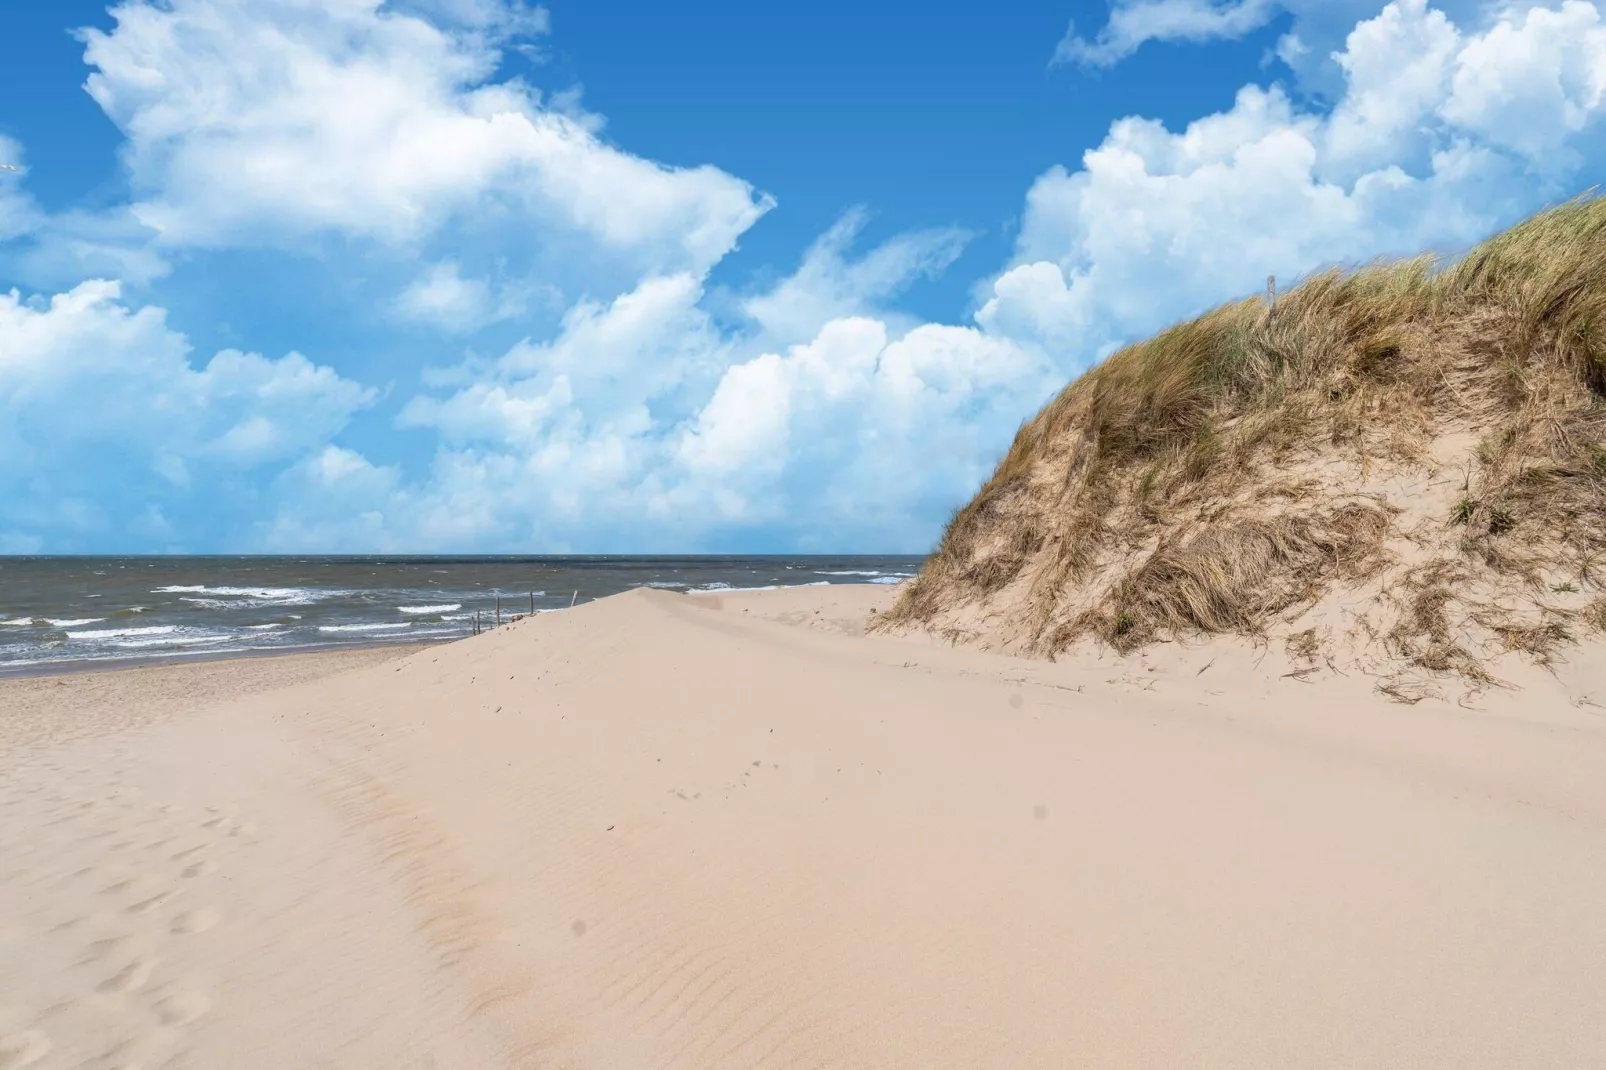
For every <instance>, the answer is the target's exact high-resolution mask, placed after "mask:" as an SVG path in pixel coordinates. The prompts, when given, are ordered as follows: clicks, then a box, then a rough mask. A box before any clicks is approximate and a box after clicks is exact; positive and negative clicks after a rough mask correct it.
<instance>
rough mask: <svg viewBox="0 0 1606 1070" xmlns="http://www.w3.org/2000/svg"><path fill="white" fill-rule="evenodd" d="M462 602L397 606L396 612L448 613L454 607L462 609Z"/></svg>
mask: <svg viewBox="0 0 1606 1070" xmlns="http://www.w3.org/2000/svg"><path fill="white" fill-rule="evenodd" d="M462 608H463V603H461V602H451V603H449V604H447V605H444V606H397V607H396V611H397V612H398V613H414V614H418V613H450V612H452V611H453V610H454V609H462Z"/></svg>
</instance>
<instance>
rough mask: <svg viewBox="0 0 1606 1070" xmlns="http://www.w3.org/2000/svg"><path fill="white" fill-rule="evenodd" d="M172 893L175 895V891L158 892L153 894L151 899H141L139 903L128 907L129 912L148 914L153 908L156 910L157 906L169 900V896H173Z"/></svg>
mask: <svg viewBox="0 0 1606 1070" xmlns="http://www.w3.org/2000/svg"><path fill="white" fill-rule="evenodd" d="M172 895H173V893H172V892H171V891H167V892H157V893H156V894H155V895H153V896H151V897H150V898H149V899H141V900H140V901H139V902H137V903H135V904H133V905H132V906H130V907H129V908H128V913H130V914H148V913H150V912H151V911H152V910H155V909H156V908H157V907H159V906H161V905H162V904H163V903H165V902H167V900H168V899H169V898H171V897H172Z"/></svg>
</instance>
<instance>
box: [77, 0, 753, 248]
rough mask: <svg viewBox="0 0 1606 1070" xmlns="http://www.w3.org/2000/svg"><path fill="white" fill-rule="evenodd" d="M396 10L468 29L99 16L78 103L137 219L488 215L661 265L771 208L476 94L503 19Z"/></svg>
mask: <svg viewBox="0 0 1606 1070" xmlns="http://www.w3.org/2000/svg"><path fill="white" fill-rule="evenodd" d="M412 6H413V7H415V8H419V9H421V13H427V12H428V9H430V8H434V9H436V13H437V14H438V13H439V12H440V11H441V10H443V9H447V8H450V9H453V10H457V11H458V17H459V19H460V20H466V21H467V22H468V23H469V24H470V26H469V27H468V28H462V27H459V28H455V29H454V28H453V27H452V26H451V25H449V24H443V25H437V24H436V23H434V22H431V21H429V20H427V19H426V18H424V17H421V14H414V13H410V12H408V11H407V10H406V9H405V7H402V8H397V7H394V6H390V5H386V4H384V3H382V2H381V0H331V2H329V3H321V4H308V3H304V2H297V0H170V2H165V3H162V4H156V3H152V2H149V0H125V2H124V3H122V4H119V5H117V6H116V7H114V8H113V9H112V11H111V14H112V16H113V17H114V18H115V19H116V23H117V25H116V27H115V28H114V29H112V30H110V31H104V32H103V31H100V30H95V29H89V30H85V31H84V32H83V37H84V40H85V42H86V53H85V56H86V59H87V61H88V62H89V63H90V64H91V65H92V66H93V67H94V68H95V71H94V73H92V74H91V75H90V76H89V80H88V83H87V88H88V90H89V93H90V95H91V96H92V97H93V98H94V99H95V100H96V102H97V103H99V104H100V106H101V107H102V108H103V109H104V110H105V112H106V114H107V115H108V116H109V117H110V118H111V119H112V121H113V122H115V123H116V124H117V125H118V127H119V128H120V129H121V130H122V131H123V133H124V134H125V135H126V137H127V144H126V148H125V158H126V161H127V164H128V166H129V169H130V171H131V177H132V181H133V185H134V188H135V190H136V201H135V204H134V213H135V214H136V215H137V216H138V218H139V219H140V220H141V221H143V222H144V223H146V224H147V225H149V226H150V227H151V228H153V229H154V230H155V231H157V232H158V233H159V234H160V235H161V236H162V240H163V241H164V242H165V243H167V244H170V245H200V246H223V245H228V244H236V243H242V242H243V243H261V244H285V243H293V242H296V241H298V240H302V239H304V238H306V237H307V236H309V235H316V234H320V233H326V232H338V233H341V234H347V235H354V236H358V237H363V238H369V239H373V240H376V241H381V242H390V243H397V242H412V241H419V240H423V239H426V238H428V237H429V236H430V235H432V234H435V233H437V232H438V231H439V230H440V229H441V228H442V227H444V226H446V225H447V224H449V223H451V222H453V221H454V220H459V219H460V218H461V217H462V216H463V215H464V214H465V213H472V214H475V215H479V216H482V217H483V216H485V215H486V214H495V215H499V216H502V217H504V218H501V219H500V220H499V221H498V226H499V227H501V228H504V229H505V228H512V229H513V230H514V231H520V230H522V231H523V233H522V235H521V237H522V239H523V240H524V241H527V242H536V243H539V242H542V241H544V240H551V236H550V234H548V233H547V232H548V231H550V230H552V229H553V228H559V229H564V230H569V231H574V232H578V234H579V235H580V236H582V237H583V238H584V239H585V240H586V241H588V242H591V243H595V244H596V245H598V246H601V247H603V248H605V249H608V250H611V251H613V252H615V253H620V254H623V255H627V256H628V257H629V258H630V259H631V261H632V262H634V263H637V264H640V265H644V266H646V267H648V268H651V269H653V270H677V269H685V268H693V269H700V268H704V267H707V266H708V265H710V264H712V263H714V262H715V261H717V260H718V259H719V258H720V257H722V256H723V255H724V254H725V253H726V252H728V251H729V250H730V249H731V248H732V246H733V245H734V244H735V241H736V238H737V236H738V235H740V234H741V233H742V232H743V231H744V230H746V229H747V228H748V227H749V226H751V225H752V223H753V221H754V220H756V219H757V218H758V217H759V215H760V214H762V213H763V212H764V211H765V210H766V209H767V208H768V206H769V203H770V202H769V201H768V199H767V198H764V197H760V196H758V195H756V194H755V193H754V191H753V190H752V188H751V187H750V186H748V185H747V184H746V183H745V182H742V181H740V180H739V179H736V178H733V177H731V176H730V175H727V174H725V173H724V172H722V171H719V170H718V169H716V168H713V167H706V166H705V167H696V168H689V169H677V168H670V167H665V166H663V165H660V164H657V163H654V162H652V161H649V160H645V159H642V158H640V157H638V156H633V155H631V154H629V153H627V152H624V151H621V150H619V149H616V148H614V147H612V146H610V145H608V144H606V143H605V142H603V141H601V140H600V139H599V138H598V136H597V134H596V133H595V132H594V130H593V126H594V125H595V124H591V123H587V122H585V121H584V120H583V118H577V117H575V116H574V115H573V114H571V113H570V112H569V111H568V110H555V109H551V108H547V107H544V106H543V102H542V100H541V97H540V94H539V93H537V92H536V91H535V90H534V89H532V88H530V87H529V86H528V85H526V84H525V83H523V82H521V81H519V80H517V79H504V80H502V81H490V80H489V79H490V78H491V77H492V75H493V73H494V72H495V70H496V67H497V64H498V61H499V59H500V57H501V55H502V49H501V46H502V45H503V44H505V43H506V42H507V36H506V35H507V34H508V33H511V32H513V31H512V29H510V28H509V27H508V26H507V25H506V24H505V19H504V20H503V21H501V22H499V21H498V20H497V19H495V18H492V15H493V14H495V13H497V12H501V13H502V15H504V16H505V15H507V14H508V12H509V10H510V9H508V8H507V7H506V6H505V5H501V4H491V3H484V2H478V0H475V2H466V0H459V2H457V3H450V4H449V3H446V2H445V0H438V2H436V3H433V4H416V3H415V4H414V5H412ZM525 16H526V18H534V17H536V16H534V15H533V14H532V12H531V10H526V11H525ZM524 28H525V29H526V30H527V29H528V27H524ZM492 31H497V32H492Z"/></svg>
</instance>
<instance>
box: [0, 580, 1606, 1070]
mask: <svg viewBox="0 0 1606 1070" xmlns="http://www.w3.org/2000/svg"><path fill="white" fill-rule="evenodd" d="M892 594H893V592H892V591H889V590H888V589H886V588H870V587H863V588H857V587H830V588H809V589H802V590H790V591H775V592H763V593H755V594H747V595H727V596H722V597H719V598H701V597H688V596H683V595H676V594H669V593H666V592H656V591H655V592H637V593H633V594H629V595H623V596H619V597H615V598H609V599H604V600H601V601H599V602H596V603H593V604H588V605H586V606H584V607H581V608H579V609H577V610H575V611H574V612H570V613H547V614H540V615H536V616H533V617H530V618H526V619H523V620H520V621H517V622H515V623H512V624H509V625H507V626H505V627H503V628H500V629H497V630H495V631H489V632H487V633H485V634H483V635H480V636H478V637H475V638H473V639H469V640H465V641H463V642H460V643H455V644H452V645H449V646H442V647H435V648H430V649H426V650H423V651H418V652H412V653H407V654H405V655H403V656H395V655H394V654H392V653H389V652H371V653H366V654H363V655H361V656H359V657H358V660H357V661H356V662H353V661H351V660H341V658H342V657H343V656H341V655H334V656H329V657H327V658H306V659H299V660H298V659H262V660H258V661H243V662H235V663H230V664H229V665H228V666H226V667H220V666H219V665H218V664H216V663H214V664H210V665H196V666H173V667H169V668H165V669H161V670H139V671H136V672H126V673H117V674H99V675H94V676H80V677H69V678H63V679H61V680H60V682H57V681H54V680H27V681H15V680H13V681H3V682H0V1067H5V1068H7V1070H11V1068H16V1067H22V1066H35V1067H57V1066H59V1067H75V1066H89V1067H111V1066H133V1065H142V1066H152V1067H154V1066H193V1067H231V1068H234V1067H238V1068H254V1067H263V1068H267V1067H273V1068H279V1067H303V1066H307V1067H310V1066H339V1067H353V1068H363V1067H384V1068H387V1070H388V1068H392V1067H401V1066H434V1067H462V1068H474V1070H482V1068H494V1067H546V1066H551V1067H569V1066H574V1067H624V1068H640V1067H655V1068H657V1067H663V1068H672V1067H685V1068H697V1070H701V1068H712V1067H758V1066H764V1067H922V1068H924V1067H956V1068H967V1070H969V1068H976V1067H1066V1066H1075V1067H1088V1068H1104V1067H1132V1068H1137V1067H1144V1068H1152V1067H1182V1066H1186V1067H1200V1068H1203V1067H1220V1068H1234V1070H1239V1068H1253V1067H1266V1068H1273V1067H1275V1068H1286V1067H1368V1068H1370V1067H1380V1066H1401V1067H1404V1066H1410V1067H1457V1068H1475V1067H1488V1068H1499V1070H1514V1068H1521V1067H1547V1068H1550V1067H1590V1066H1599V1065H1602V1064H1603V1061H1606V1015H1603V1014H1602V1013H1601V1008H1602V1007H1603V1006H1606V911H1603V910H1602V909H1601V904H1602V889H1603V888H1606V720H1603V717H1602V708H1601V705H1598V704H1597V703H1601V704H1606V686H1603V684H1602V680H1601V673H1600V672H1599V670H1595V669H1590V668H1588V667H1587V666H1586V667H1564V669H1563V671H1560V672H1559V673H1558V674H1556V675H1549V674H1545V673H1542V672H1538V671H1537V670H1536V671H1535V673H1534V674H1533V675H1531V676H1530V677H1524V678H1523V679H1522V680H1521V681H1520V682H1521V683H1523V684H1524V685H1525V686H1524V687H1523V688H1522V689H1521V690H1510V691H1506V690H1490V691H1486V692H1483V693H1481V694H1479V695H1477V696H1476V697H1475V699H1469V701H1471V702H1473V704H1474V705H1476V706H1477V707H1478V708H1476V709H1466V708H1461V707H1459V706H1457V705H1455V704H1454V703H1453V702H1448V701H1440V700H1437V699H1433V698H1429V699H1425V700H1424V701H1422V702H1420V703H1418V704H1417V705H1414V706H1408V707H1407V706H1400V705H1396V704H1392V703H1389V702H1388V701H1387V700H1386V699H1385V698H1383V697H1382V696H1379V695H1378V694H1377V693H1376V692H1375V691H1374V690H1373V688H1372V681H1369V680H1365V679H1349V678H1345V677H1341V676H1336V675H1328V676H1326V677H1325V678H1323V679H1321V680H1320V682H1319V683H1312V682H1308V680H1309V678H1308V677H1305V678H1302V677H1300V676H1284V675H1282V674H1283V672H1284V671H1286V669H1287V668H1288V666H1286V665H1284V664H1282V663H1281V661H1280V660H1279V659H1284V658H1285V655H1284V654H1283V653H1282V652H1281V650H1280V649H1273V650H1270V651H1267V650H1263V649H1256V648H1254V647H1253V646H1251V645H1249V644H1247V643H1243V642H1239V641H1232V642H1227V641H1220V642H1215V643H1213V644H1210V645H1208V646H1196V647H1190V646H1179V645H1177V644H1162V645H1159V646H1154V647H1150V648H1148V649H1146V650H1145V651H1144V652H1141V653H1139V654H1135V655H1132V656H1130V657H1128V658H1121V657H1118V656H1116V655H1114V654H1111V653H1108V652H1106V653H1104V654H1098V653H1096V652H1091V651H1090V652H1087V653H1085V654H1083V655H1080V656H1079V658H1078V659H1077V660H1075V661H1066V662H1062V663H1060V664H1052V663H1047V662H1031V661H1023V660H1012V659H1008V658H1004V657H1001V656H997V655H991V654H986V653H981V652H977V651H973V650H964V649H957V650H956V649H950V648H948V647H945V646H940V645H935V644H932V643H930V642H926V641H923V640H920V639H912V638H910V639H899V638H884V637H869V638H867V637H865V636H864V635H863V634H862V632H863V628H864V624H865V622H866V619H867V615H868V613H869V611H870V610H871V609H873V608H877V607H884V606H885V605H886V604H887V603H888V602H889V601H890V597H891V595H892ZM1290 664H1293V663H1292V662H1291V663H1290ZM337 669H339V670H343V671H338V672H336V671H334V670H337ZM346 670H349V671H346ZM220 673H223V674H224V675H219V674H220Z"/></svg>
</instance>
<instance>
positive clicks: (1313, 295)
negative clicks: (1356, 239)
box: [883, 199, 1606, 701]
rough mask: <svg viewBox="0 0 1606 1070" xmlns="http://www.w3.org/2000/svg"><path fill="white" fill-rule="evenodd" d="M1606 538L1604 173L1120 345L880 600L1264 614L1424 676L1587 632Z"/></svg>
mask: <svg viewBox="0 0 1606 1070" xmlns="http://www.w3.org/2000/svg"><path fill="white" fill-rule="evenodd" d="M1603 553H1606V201H1603V200H1598V199H1582V200H1579V201H1575V202H1571V203H1569V204H1566V205H1563V206H1561V207H1559V208H1556V209H1554V210H1551V211H1549V212H1546V213H1543V214H1541V215H1538V216H1535V217H1534V218H1532V219H1530V220H1528V221H1526V222H1524V223H1522V224H1521V225H1519V226H1517V227H1514V228H1513V229H1511V230H1510V231H1507V232H1506V233H1503V234H1500V235H1498V236H1496V237H1494V238H1492V239H1490V240H1489V241H1488V242H1486V243H1484V244H1483V245H1481V246H1478V247H1477V248H1475V249H1474V250H1472V251H1471V252H1470V253H1468V254H1467V255H1466V256H1465V257H1463V258H1462V259H1461V260H1459V261H1458V262H1456V263H1453V264H1450V265H1448V266H1440V265H1438V264H1436V263H1435V262H1434V261H1433V260H1432V259H1431V258H1426V257H1424V258H1419V259H1416V260H1411V261H1405V262H1401V263H1387V264H1376V265H1372V266H1369V267H1365V268H1362V269H1360V270H1358V271H1354V272H1348V273H1346V272H1341V271H1330V272H1326V273H1323V274H1320V275H1317V276H1315V277H1313V278H1310V279H1307V280H1306V281H1304V282H1303V283H1301V284H1300V285H1299V286H1298V287H1297V288H1295V289H1293V290H1291V291H1290V292H1288V293H1286V294H1282V295H1277V296H1275V300H1274V301H1267V300H1262V299H1260V298H1256V299H1252V300H1246V301H1240V302H1236V303H1233V304H1229V305H1226V306H1224V307H1222V308H1219V309H1216V310H1214V311H1212V312H1209V313H1206V314H1205V315H1203V316H1201V317H1199V318H1198V319H1196V320H1193V321H1191V322H1188V323H1183V324H1180V325H1178V326H1176V327H1173V328H1171V329H1169V330H1167V331H1164V332H1162V333H1160V334H1158V335H1156V336H1155V337H1154V338H1152V339H1149V340H1147V341H1145V342H1141V343H1138V344H1136V345H1133V346H1130V347H1128V348H1126V349H1124V350H1122V351H1121V352H1118V353H1116V354H1114V355H1113V356H1111V357H1110V358H1109V359H1108V360H1106V361H1104V362H1103V363H1102V364H1100V365H1099V366H1098V367H1096V368H1094V369H1092V370H1091V371H1089V372H1088V373H1087V374H1086V375H1084V376H1082V377H1081V378H1080V379H1078V380H1077V381H1075V382H1073V383H1072V384H1070V386H1068V387H1067V388H1066V389H1065V391H1064V392H1063V393H1062V394H1061V395H1060V396H1059V397H1058V398H1056V399H1055V400H1054V401H1052V402H1051V403H1050V404H1049V405H1048V406H1047V407H1046V408H1045V409H1044V410H1043V411H1042V412H1041V413H1039V414H1038V415H1037V416H1036V417H1035V418H1034V419H1032V420H1030V421H1029V422H1028V423H1026V424H1025V425H1024V426H1023V427H1022V428H1021V431H1020V433H1019V435H1018V436H1017V437H1016V439H1015V442H1014V444H1013V446H1012V447H1011V449H1010V450H1009V453H1008V455H1007V456H1006V457H1005V458H1004V460H1003V461H1002V462H1001V463H1000V465H999V467H998V470H997V472H996V473H995V474H994V475H993V477H992V478H991V480H990V481H989V482H988V483H987V484H986V486H984V487H983V488H982V489H981V491H980V492H979V493H978V494H977V495H976V497H975V498H974V499H973V500H972V501H971V502H970V503H969V504H968V505H967V506H965V507H964V508H963V509H962V510H960V511H959V513H958V514H957V515H956V516H955V517H954V519H953V520H952V522H951V523H950V524H949V526H948V529H947V531H946V533H945V535H944V537H943V540H942V543H941V546H940V548H939V550H938V552H937V553H936V555H935V556H934V557H933V558H932V559H931V561H930V562H929V563H928V564H927V566H926V568H925V569H924V571H923V572H922V574H921V575H920V577H919V578H918V580H917V581H916V582H915V583H914V584H913V585H912V586H911V588H910V589H909V590H908V592H907V594H906V596H905V597H904V598H903V599H902V600H901V601H900V603H899V604H898V605H897V606H896V607H895V608H894V609H893V611H892V612H891V613H889V614H888V615H887V617H886V619H885V621H884V624H883V626H884V627H887V628H892V629H898V628H903V629H907V628H911V627H915V628H925V629H930V630H933V631H935V632H937V633H939V634H942V635H944V636H946V637H948V638H950V639H953V640H959V641H972V642H977V643H981V644H983V645H988V646H995V647H1001V648H1004V649H1009V650H1015V651H1022V652H1026V653H1029V654H1033V655H1039V656H1043V655H1047V656H1053V655H1055V654H1057V653H1059V652H1061V651H1064V650H1067V649H1069V648H1071V647H1073V646H1077V645H1080V644H1085V643H1107V644H1109V645H1111V646H1113V647H1114V648H1116V649H1119V650H1132V649H1136V648H1138V647H1141V646H1143V645H1145V644H1148V643H1151V642H1155V641H1158V640H1166V639H1175V638H1179V637H1187V636H1192V635H1198V634H1201V633H1218V634H1219V633H1227V634H1236V635H1248V636H1256V637H1261V638H1267V639H1271V640H1275V641H1276V642H1277V643H1279V644H1286V645H1287V647H1288V650H1289V651H1290V652H1291V653H1293V654H1296V655H1298V656H1300V657H1301V658H1303V659H1304V660H1305V661H1306V662H1307V664H1308V665H1310V666H1312V667H1315V666H1319V665H1323V664H1331V665H1335V666H1337V665H1344V666H1360V667H1364V668H1367V669H1369V670H1371V671H1375V672H1379V673H1380V674H1383V675H1386V676H1387V677H1388V680H1387V681H1386V682H1385V683H1384V685H1383V686H1384V687H1385V688H1386V689H1387V690H1388V691H1389V692H1390V693H1391V694H1394V695H1395V696H1396V697H1399V698H1403V699H1405V700H1407V701H1409V700H1413V699H1415V698H1418V697H1420V695H1421V693H1422V690H1421V689H1422V687H1423V686H1424V684H1423V680H1424V679H1429V678H1431V677H1432V675H1433V674H1444V673H1449V674H1455V675H1457V676H1459V677H1460V678H1461V679H1462V680H1464V681H1466V682H1468V683H1471V684H1473V685H1475V686H1476V685H1492V684H1496V683H1499V682H1502V681H1503V679H1504V675H1503V670H1502V668H1501V665H1502V663H1503V662H1504V663H1509V662H1512V661H1514V660H1521V658H1523V657H1525V658H1527V659H1529V660H1533V661H1538V662H1540V663H1547V664H1548V663H1549V662H1551V661H1552V660H1554V659H1556V658H1559V657H1564V656H1566V652H1567V651H1568V649H1570V648H1571V646H1572V644H1574V643H1575V642H1577V641H1580V640H1588V641H1591V642H1595V641H1598V636H1599V635H1600V633H1601V631H1602V629H1606V598H1602V597H1601V590H1600V579H1601V572H1600V568H1601V557H1602V554H1603ZM1507 654H1514V655H1519V657H1518V658H1515V659H1513V658H1508V657H1505V655H1507Z"/></svg>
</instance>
